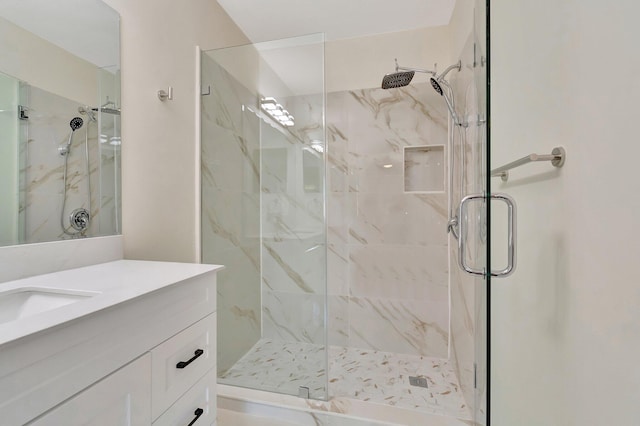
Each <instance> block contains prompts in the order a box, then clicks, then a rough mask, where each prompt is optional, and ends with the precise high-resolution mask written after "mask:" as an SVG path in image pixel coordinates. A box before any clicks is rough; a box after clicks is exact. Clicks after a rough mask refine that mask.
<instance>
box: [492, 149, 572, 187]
mask: <svg viewBox="0 0 640 426" xmlns="http://www.w3.org/2000/svg"><path fill="white" fill-rule="evenodd" d="M566 158H567V152H566V151H565V150H564V148H563V147H561V146H558V147H555V148H553V151H551V154H548V155H540V154H529V155H527V156H526V157H522V158H521V159H519V160H516V161H513V162H511V163H509V164H505V165H504V166H502V167H498V168H497V169H493V170H492V171H491V177H497V176H500V177H501V178H502V180H503V181H504V182H506V181H507V180H509V170H511V169H515V168H516V167H520V166H522V165H524V164H527V163H531V162H534V161H551V164H552V165H553V166H554V167H562V166H563V165H564V162H565V160H566Z"/></svg>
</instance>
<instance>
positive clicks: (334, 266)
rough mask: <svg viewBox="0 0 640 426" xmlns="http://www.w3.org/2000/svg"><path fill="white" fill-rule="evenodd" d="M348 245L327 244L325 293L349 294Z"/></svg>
mask: <svg viewBox="0 0 640 426" xmlns="http://www.w3.org/2000/svg"><path fill="white" fill-rule="evenodd" d="M349 267H350V266H349V246H348V245H347V244H342V243H335V244H329V248H328V250H327V293H328V294H330V295H342V296H346V295H348V294H349Z"/></svg>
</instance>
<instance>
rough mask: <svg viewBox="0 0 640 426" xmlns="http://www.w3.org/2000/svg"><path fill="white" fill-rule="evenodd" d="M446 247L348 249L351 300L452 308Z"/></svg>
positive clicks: (366, 246) (360, 246)
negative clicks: (422, 303) (397, 301)
mask: <svg viewBox="0 0 640 426" xmlns="http://www.w3.org/2000/svg"><path fill="white" fill-rule="evenodd" d="M448 261H449V253H448V248H447V246H431V245H429V246H410V245H390V244H385V245H360V244H353V245H350V246H349V263H350V269H349V282H350V290H351V293H350V294H351V296H357V297H368V298H378V299H382V298H384V299H411V300H423V301H429V302H432V303H435V302H440V304H441V305H442V308H441V309H442V310H443V311H446V310H448V305H449V282H448V281H449V268H448V267H447V264H448Z"/></svg>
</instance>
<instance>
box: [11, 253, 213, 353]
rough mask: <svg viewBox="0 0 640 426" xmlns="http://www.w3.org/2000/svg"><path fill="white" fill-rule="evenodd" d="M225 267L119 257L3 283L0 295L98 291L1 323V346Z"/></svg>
mask: <svg viewBox="0 0 640 426" xmlns="http://www.w3.org/2000/svg"><path fill="white" fill-rule="evenodd" d="M223 268H224V267H223V266H220V265H203V264H195V263H173V262H150V261H140V260H118V261H115V262H108V263H102V264H98V265H92V266H86V267H83V268H77V269H69V270H66V271H60V272H54V273H50V274H44V275H37V276H34V277H30V278H25V279H21V280H16V281H8V282H4V283H0V294H2V293H3V292H6V291H11V290H15V289H19V288H36V289H45V290H46V289H61V290H67V291H79V292H95V293H99V294H96V295H95V296H92V297H89V298H87V299H86V300H80V301H78V302H74V303H71V304H69V305H65V306H61V307H59V308H55V309H51V310H48V311H44V312H41V313H38V314H34V315H31V316H28V317H25V318H20V319H17V320H15V321H9V322H5V323H2V324H0V345H4V344H6V343H9V342H12V341H15V340H17V339H20V338H23V337H26V336H29V335H31V334H34V333H38V332H41V331H44V330H47V329H50V328H52V327H56V326H59V325H61V324H64V323H66V322H69V321H73V320H76V319H79V318H81V317H83V316H85V315H90V314H93V313H95V312H98V311H100V310H102V309H107V308H109V307H112V306H114V305H117V304H119V303H122V302H126V301H128V300H132V299H134V298H137V297H140V296H143V295H145V294H148V293H151V292H154V291H157V290H160V289H162V288H166V287H169V286H171V285H174V284H177V283H180V282H181V281H184V280H187V279H189V278H193V277H196V276H199V275H203V274H207V273H211V272H214V271H219V270H221V269H223Z"/></svg>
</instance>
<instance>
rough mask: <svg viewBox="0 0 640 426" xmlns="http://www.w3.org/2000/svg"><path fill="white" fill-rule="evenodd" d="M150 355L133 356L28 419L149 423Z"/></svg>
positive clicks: (92, 424)
mask: <svg viewBox="0 0 640 426" xmlns="http://www.w3.org/2000/svg"><path fill="white" fill-rule="evenodd" d="M150 389H151V355H150V354H148V353H147V354H146V355H143V356H142V357H140V358H138V359H136V360H135V361H133V362H131V363H130V364H128V365H126V366H125V367H123V368H121V369H120V370H118V371H116V372H115V373H112V374H110V375H109V376H107V377H105V378H104V379H102V380H100V381H99V382H97V383H95V384H94V385H92V386H90V387H89V388H87V389H85V390H84V391H82V392H80V393H79V394H77V395H76V396H74V397H72V398H71V399H69V400H68V401H66V402H64V403H62V404H60V405H58V406H57V407H55V408H53V409H52V410H51V411H49V412H48V413H45V414H44V415H43V416H42V417H40V418H38V419H36V420H35V421H33V422H31V423H29V425H32V426H60V425H65V426H80V425H83V426H85V425H87V426H120V425H121V426H137V425H150V424H151V395H150Z"/></svg>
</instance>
